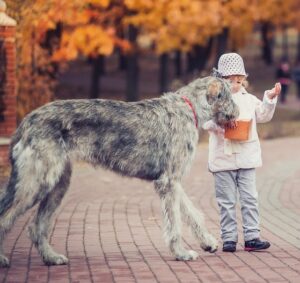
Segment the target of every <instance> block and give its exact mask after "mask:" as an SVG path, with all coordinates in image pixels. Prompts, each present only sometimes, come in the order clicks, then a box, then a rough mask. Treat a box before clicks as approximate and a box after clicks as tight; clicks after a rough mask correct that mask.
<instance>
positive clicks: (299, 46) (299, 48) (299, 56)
mask: <svg viewBox="0 0 300 283" xmlns="http://www.w3.org/2000/svg"><path fill="white" fill-rule="evenodd" d="M297 62H300V31H298V42H297Z"/></svg>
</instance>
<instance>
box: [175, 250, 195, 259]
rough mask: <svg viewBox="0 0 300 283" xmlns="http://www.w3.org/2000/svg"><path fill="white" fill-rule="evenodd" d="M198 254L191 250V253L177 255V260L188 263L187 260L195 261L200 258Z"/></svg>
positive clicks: (185, 252)
mask: <svg viewBox="0 0 300 283" xmlns="http://www.w3.org/2000/svg"><path fill="white" fill-rule="evenodd" d="M198 256H199V255H198V253H197V252H195V251H193V250H189V251H184V252H182V253H179V254H177V255H176V260H180V261H187V260H195V259H197V258H198Z"/></svg>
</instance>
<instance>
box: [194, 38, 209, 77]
mask: <svg viewBox="0 0 300 283" xmlns="http://www.w3.org/2000/svg"><path fill="white" fill-rule="evenodd" d="M211 50H212V38H210V40H209V41H208V42H207V44H206V45H205V46H200V45H198V46H195V57H196V58H195V65H196V70H197V71H198V72H201V71H203V70H204V69H205V66H206V64H207V61H208V58H209V55H210V52H211Z"/></svg>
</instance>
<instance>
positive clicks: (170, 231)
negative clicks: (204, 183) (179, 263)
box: [155, 177, 198, 260]
mask: <svg viewBox="0 0 300 283" xmlns="http://www.w3.org/2000/svg"><path fill="white" fill-rule="evenodd" d="M178 187H180V184H179V183H178V182H176V181H174V180H172V179H170V178H168V177H164V178H160V179H159V180H158V181H156V182H155V189H156V191H157V193H158V194H159V197H160V199H161V202H162V212H163V218H164V219H163V220H164V238H165V240H166V243H167V245H168V247H169V249H170V251H171V252H172V254H173V255H174V256H175V257H176V259H177V260H195V259H196V258H197V257H198V254H197V253H196V252H195V251H193V250H186V249H185V248H184V247H183V246H182V241H181V216H180V195H179V190H178Z"/></svg>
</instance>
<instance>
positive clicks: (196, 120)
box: [182, 96, 198, 129]
mask: <svg viewBox="0 0 300 283" xmlns="http://www.w3.org/2000/svg"><path fill="white" fill-rule="evenodd" d="M182 99H183V100H184V101H185V102H186V104H187V105H188V106H189V107H190V108H191V109H192V111H193V114H194V119H195V125H196V128H197V129H198V119H197V115H196V112H195V109H194V107H193V104H192V102H191V101H190V100H189V99H188V98H187V97H186V96H182Z"/></svg>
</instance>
